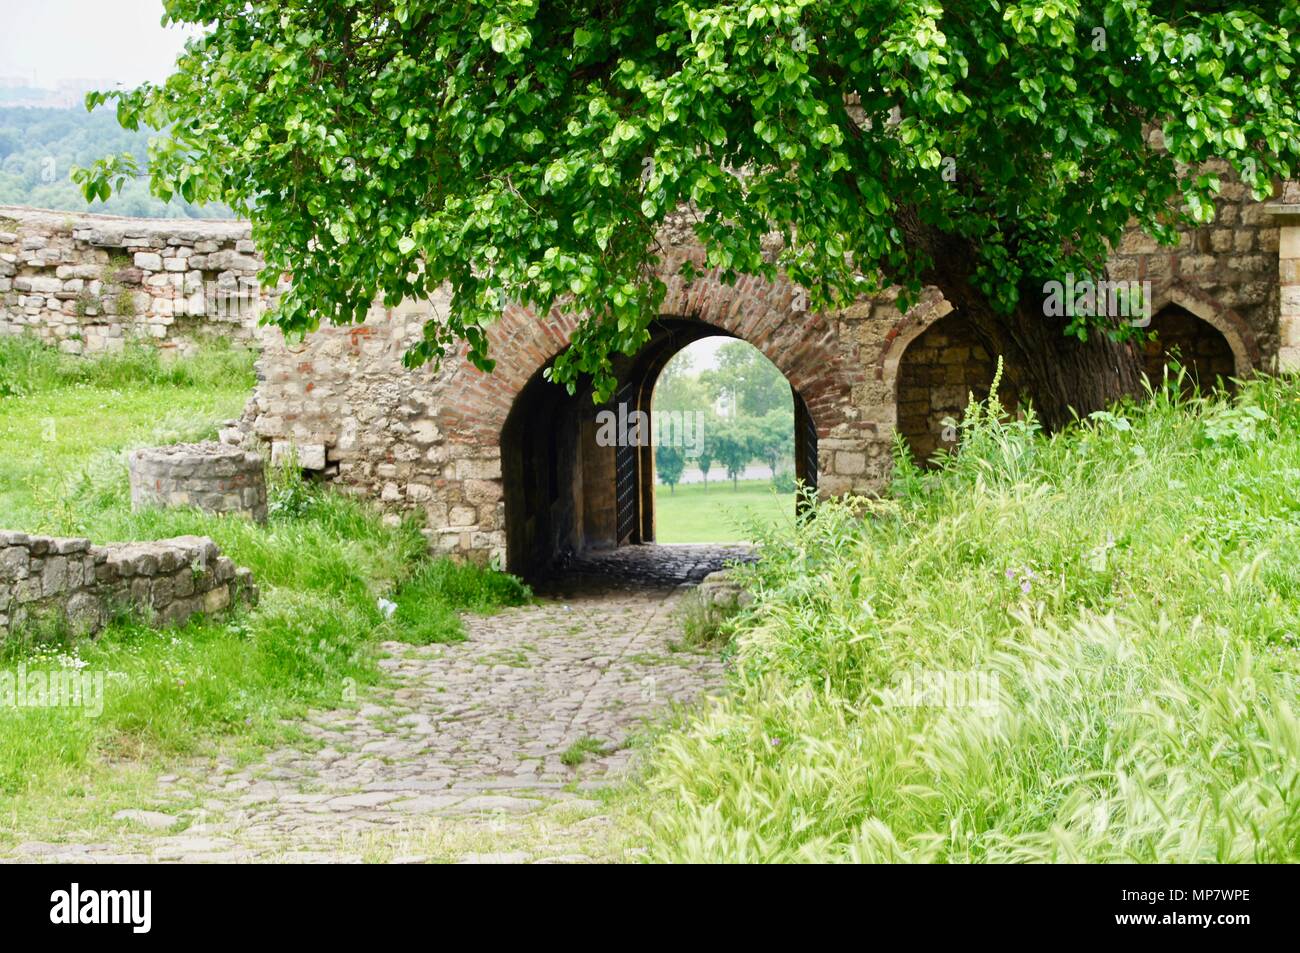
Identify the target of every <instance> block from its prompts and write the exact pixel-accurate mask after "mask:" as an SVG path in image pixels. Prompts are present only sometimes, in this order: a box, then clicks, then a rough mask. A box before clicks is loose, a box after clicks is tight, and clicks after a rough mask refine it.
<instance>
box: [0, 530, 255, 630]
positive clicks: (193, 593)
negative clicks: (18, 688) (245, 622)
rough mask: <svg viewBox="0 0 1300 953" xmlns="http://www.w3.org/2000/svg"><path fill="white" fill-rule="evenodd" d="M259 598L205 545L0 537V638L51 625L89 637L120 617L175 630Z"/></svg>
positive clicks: (191, 539)
mask: <svg viewBox="0 0 1300 953" xmlns="http://www.w3.org/2000/svg"><path fill="white" fill-rule="evenodd" d="M257 598H258V591H257V587H256V586H255V585H254V584H253V578H252V574H251V573H250V572H249V571H248V570H247V569H241V568H238V567H236V566H235V564H234V563H233V562H231V560H230V559H229V558H227V557H225V556H222V555H221V552H220V550H218V549H217V545H216V543H214V542H213V541H212V540H210V539H207V538H205V537H199V536H178V537H176V538H174V539H163V540H158V541H156V542H147V543H113V544H110V545H107V546H93V545H91V542H90V540H88V539H55V538H51V537H48V536H29V535H27V534H26V533H13V532H6V531H0V637H4V636H6V635H8V634H10V633H12V632H13V631H15V630H17V629H19V628H22V627H23V626H26V625H29V624H33V625H37V624H47V623H49V622H58V623H63V624H66V625H67V627H68V628H69V629H70V630H71V631H72V632H73V633H75V634H79V635H85V634H92V633H94V632H97V631H99V629H100V628H102V627H103V626H104V625H105V623H107V622H108V621H110V620H111V619H112V618H113V617H114V616H115V615H117V614H119V613H123V612H137V613H142V614H144V615H145V616H146V617H147V618H148V619H150V620H152V621H155V622H157V623H161V624H181V623H184V622H185V621H186V620H187V619H189V618H190V617H191V616H193V615H196V614H198V613H217V612H221V611H223V610H225V609H228V608H230V607H231V606H232V605H236V604H253V603H256V601H257Z"/></svg>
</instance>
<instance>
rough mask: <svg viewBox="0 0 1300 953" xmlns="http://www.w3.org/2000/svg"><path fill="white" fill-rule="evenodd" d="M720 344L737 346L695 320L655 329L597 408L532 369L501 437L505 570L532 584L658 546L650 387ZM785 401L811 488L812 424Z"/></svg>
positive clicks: (620, 362) (585, 389)
mask: <svg viewBox="0 0 1300 953" xmlns="http://www.w3.org/2000/svg"><path fill="white" fill-rule="evenodd" d="M718 336H722V337H728V338H735V337H738V335H735V334H732V333H731V332H730V331H729V330H726V329H724V328H719V327H717V326H714V325H712V324H708V323H705V322H702V321H699V320H692V319H683V318H662V319H660V320H658V321H656V322H655V323H654V324H653V325H652V327H651V336H650V340H649V342H647V344H646V345H644V346H643V347H642V348H641V349H640V350H639V351H638V352H637V354H636V355H634V356H632V357H619V358H617V359H616V360H615V367H614V370H615V374H616V377H617V380H618V386H617V388H616V390H615V394H614V397H613V399H612V400H610V401H609V402H607V403H605V404H602V405H597V404H595V403H594V402H593V400H592V390H591V388H590V386H581V387H579V388H577V390H576V392H575V393H573V394H569V393H568V392H567V391H566V390H565V389H564V388H562V387H559V386H557V385H555V384H553V383H551V382H549V381H547V380H546V379H545V377H544V371H545V367H546V366H549V363H550V362H549V361H548V362H547V364H546V365H544V366H543V367H541V368H538V369H537V371H536V372H535V373H534V374H533V375H532V377H531V379H530V380H529V381H528V382H527V383H526V384H525V385H524V386H523V387H522V388H521V389H520V390H519V392H518V395H517V397H516V398H515V400H514V401H513V405H512V407H511V409H510V412H509V414H508V416H507V418H506V421H505V424H504V426H503V427H502V430H501V473H502V489H503V495H504V503H505V529H506V564H507V568H509V569H510V570H511V571H512V572H516V573H518V574H520V575H523V576H526V577H536V576H539V575H543V574H545V573H547V572H548V571H550V570H552V569H554V568H556V567H563V566H564V565H566V564H567V563H568V562H570V561H571V560H572V559H574V558H575V557H579V556H581V555H582V554H585V553H590V552H592V551H595V550H609V549H614V548H616V547H620V546H627V545H635V544H641V543H652V542H654V541H655V540H656V530H655V458H654V454H655V447H654V445H653V439H652V437H653V431H652V421H653V417H652V415H651V411H652V410H653V394H654V387H655V383H656V382H657V381H658V379H659V376H660V374H661V372H662V371H663V369H664V367H665V366H666V365H667V364H668V362H669V360H671V358H672V357H673V356H674V355H675V354H677V353H678V352H680V351H681V350H682V349H683V348H684V347H686V346H687V345H689V344H691V343H693V342H695V341H698V340H700V339H702V338H706V337H718ZM552 360H553V358H552ZM791 395H792V404H793V408H794V476H795V478H796V479H797V480H800V481H802V482H803V483H804V484H805V485H807V486H808V487H810V488H813V489H815V488H816V486H817V482H818V480H817V478H818V463H817V442H818V428H817V422H815V421H814V420H813V417H812V413H811V411H810V410H809V407H808V402H807V401H806V400H805V398H804V396H803V394H802V393H801V392H800V391H799V389H798V388H797V387H796V386H795V385H794V384H793V383H792V384H791Z"/></svg>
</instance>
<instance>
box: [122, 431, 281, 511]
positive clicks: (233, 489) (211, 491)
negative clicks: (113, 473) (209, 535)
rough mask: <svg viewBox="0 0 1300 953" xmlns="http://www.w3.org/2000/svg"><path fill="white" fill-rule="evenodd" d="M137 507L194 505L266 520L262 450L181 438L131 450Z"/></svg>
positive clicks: (129, 463) (129, 465)
mask: <svg viewBox="0 0 1300 953" xmlns="http://www.w3.org/2000/svg"><path fill="white" fill-rule="evenodd" d="M127 470H128V472H129V474H130V479H131V505H132V507H133V508H135V509H141V508H145V507H150V506H156V507H161V508H167V507H184V506H194V507H198V508H199V509H201V510H204V511H206V512H208V513H234V514H243V515H246V516H250V517H252V518H253V519H254V520H256V521H257V522H259V523H262V522H265V521H266V474H265V467H264V464H263V460H262V457H261V455H260V454H257V453H253V452H251V451H246V450H241V449H239V448H238V447H232V446H228V445H225V444H220V443H214V442H212V441H208V442H205V443H178V444H172V445H170V446H166V447H150V448H147V449H143V450H132V451H131V452H130V453H129V454H127Z"/></svg>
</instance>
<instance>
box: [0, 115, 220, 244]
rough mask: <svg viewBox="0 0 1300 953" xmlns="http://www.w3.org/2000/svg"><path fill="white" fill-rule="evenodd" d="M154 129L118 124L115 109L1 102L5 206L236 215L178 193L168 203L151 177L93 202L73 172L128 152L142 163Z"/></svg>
mask: <svg viewBox="0 0 1300 953" xmlns="http://www.w3.org/2000/svg"><path fill="white" fill-rule="evenodd" d="M148 141H149V134H148V133H147V132H146V131H145V130H140V131H138V132H130V131H128V130H126V129H123V128H122V127H121V126H119V125H118V124H117V120H116V119H115V117H114V116H113V112H112V110H104V109H101V110H98V111H96V112H94V113H87V112H86V111H85V110H83V109H32V108H25V107H18V106H10V107H0V205H31V206H35V207H36V208H52V209H61V210H66V211H69V212H91V211H93V212H100V213H105V214H109V215H130V216H133V217H136V218H231V217H232V215H231V212H230V210H229V209H228V208H226V207H225V206H224V205H208V206H202V207H201V206H198V205H194V204H193V203H190V202H186V201H184V200H183V199H181V198H180V197H179V196H178V197H177V198H175V199H173V200H172V201H171V202H163V201H162V200H160V199H158V198H156V197H155V196H153V195H150V194H149V187H148V181H147V179H143V178H142V179H139V180H136V181H132V182H128V183H127V185H126V187H125V188H124V189H123V190H122V192H121V193H120V194H116V195H114V196H113V197H112V198H110V199H109V200H108V201H107V202H96V203H95V204H94V206H92V205H91V204H90V203H89V202H87V201H86V199H85V197H84V196H83V195H82V194H81V190H80V189H79V188H77V186H76V185H74V184H73V183H72V180H71V179H69V177H68V175H69V173H70V172H71V170H72V167H73V166H74V165H80V166H89V165H90V164H91V163H92V162H94V161H95V160H96V159H98V158H100V157H102V156H105V155H108V154H110V153H121V152H129V153H131V154H133V155H135V156H136V157H137V159H139V160H140V161H141V163H143V161H144V159H145V154H146V148H147V145H148Z"/></svg>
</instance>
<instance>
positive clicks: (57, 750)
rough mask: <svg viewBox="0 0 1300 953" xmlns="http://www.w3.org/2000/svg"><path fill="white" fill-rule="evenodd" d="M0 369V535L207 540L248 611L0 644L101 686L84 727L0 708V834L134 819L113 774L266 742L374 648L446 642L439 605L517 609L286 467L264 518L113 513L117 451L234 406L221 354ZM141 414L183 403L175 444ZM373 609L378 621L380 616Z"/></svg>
mask: <svg viewBox="0 0 1300 953" xmlns="http://www.w3.org/2000/svg"><path fill="white" fill-rule="evenodd" d="M0 367H3V368H4V372H5V374H6V375H7V376H6V377H5V378H4V379H5V380H7V381H9V383H10V385H11V390H12V391H13V392H12V393H10V394H9V395H8V396H0V527H4V528H6V529H19V530H27V531H31V532H47V533H55V534H61V535H70V534H77V535H85V536H89V537H90V538H91V539H92V540H94V541H96V542H108V541H117V540H135V539H159V538H165V537H170V536H178V535H187V534H196V535H204V536H210V537H212V538H213V539H214V540H215V541H216V542H217V544H218V545H219V546H220V547H221V549H222V551H223V552H224V553H225V554H226V555H228V556H230V557H231V558H232V559H233V560H234V561H235V562H236V563H237V564H239V565H241V566H246V567H248V568H249V569H251V570H252V571H253V575H254V578H255V579H256V581H257V583H258V585H259V586H260V588H261V591H262V600H261V603H260V605H258V606H257V607H256V608H255V609H252V610H246V611H242V612H238V613H236V614H234V616H233V617H230V618H226V619H199V620H195V621H193V622H191V623H190V624H189V625H187V626H185V627H183V628H179V629H168V630H164V631H157V630H155V629H153V628H151V627H149V626H148V625H145V624H142V623H141V621H139V620H132V619H122V620H119V621H117V622H115V623H114V624H113V625H111V626H109V627H108V629H107V630H106V631H105V632H104V633H103V634H102V635H100V636H99V637H98V638H97V639H95V640H93V641H89V640H84V641H81V642H68V641H65V640H61V639H60V638H59V637H58V634H57V633H52V634H51V633H42V632H34V633H26V635H29V636H34V637H36V638H24V637H22V636H21V635H20V636H19V637H11V638H10V639H8V640H7V641H6V642H5V643H4V644H3V645H0V669H9V670H10V671H14V672H16V671H17V669H18V667H19V666H25V668H26V669H27V670H28V671H31V670H36V669H39V670H46V671H50V670H60V669H65V668H79V669H81V670H82V671H84V672H90V673H105V674H106V675H107V680H106V697H105V699H104V706H103V710H102V712H101V713H99V714H98V716H97V717H90V716H88V715H87V714H86V712H85V711H83V710H82V709H78V708H71V707H64V708H23V707H7V706H6V707H0V816H5V817H6V818H8V819H9V820H10V821H11V823H10V824H8V825H4V826H0V841H2V840H4V839H5V837H6V836H7V835H8V834H9V833H10V832H12V831H13V830H17V829H27V830H31V829H32V827H33V826H36V827H42V826H44V827H49V826H51V825H52V826H53V827H55V828H56V829H57V828H59V827H61V826H62V827H66V826H69V825H72V826H76V825H78V824H83V823H91V822H93V819H94V818H99V819H100V820H103V818H104V817H106V816H107V814H108V813H109V812H111V810H112V809H113V807H114V806H117V807H121V806H134V801H133V800H132V799H138V797H139V792H138V791H134V790H127V791H125V792H124V793H123V794H122V797H123V798H125V800H124V801H123V802H122V803H118V802H117V801H116V800H115V794H114V792H115V791H116V787H115V785H116V783H117V781H116V779H117V778H118V777H119V774H120V772H119V771H118V770H117V769H118V768H120V767H121V766H122V765H123V763H124V762H125V763H126V764H129V765H135V766H145V767H146V768H157V769H159V770H161V769H163V768H165V767H166V766H167V765H170V764H172V763H173V762H174V760H175V758H176V757H178V756H182V755H190V754H193V753H196V752H200V751H207V750H214V749H215V748H216V747H218V746H222V745H229V744H231V743H234V744H236V746H239V745H252V746H253V747H257V746H260V745H266V744H270V743H273V742H277V741H282V740H284V739H285V738H287V737H289V736H291V735H292V727H291V722H292V720H293V719H294V718H296V717H297V716H299V715H301V714H302V712H303V711H305V710H306V709H307V708H308V707H328V708H332V707H339V706H345V705H350V704H354V703H356V702H358V701H359V700H361V699H362V698H364V697H365V689H366V687H367V686H371V685H375V684H376V683H378V682H379V681H380V679H381V671H380V668H379V664H378V663H379V659H380V657H381V654H382V649H381V644H382V643H383V642H384V641H387V640H396V641H407V642H415V643H425V642H429V641H447V640H452V639H456V638H459V637H461V630H462V626H461V622H460V618H459V615H458V611H459V610H462V609H466V610H471V611H479V612H489V611H492V610H493V609H495V608H497V607H499V606H501V605H505V604H517V603H519V602H522V601H524V600H526V599H527V598H529V595H530V594H529V592H528V590H527V588H526V587H524V586H523V585H522V584H520V583H519V582H518V581H517V580H514V579H513V578H512V577H506V576H503V575H501V574H498V573H493V572H491V571H489V570H486V569H482V568H479V567H474V566H454V565H451V564H449V563H445V562H436V561H433V560H431V559H430V558H429V556H428V554H427V546H426V543H425V540H424V538H423V536H422V535H421V533H420V526H419V524H418V522H417V521H415V520H413V519H406V520H404V521H402V522H401V523H399V524H398V525H389V524H388V523H386V522H385V521H384V520H383V518H382V514H380V513H379V512H378V511H377V510H375V509H374V508H373V507H371V506H369V505H367V504H365V503H362V502H360V501H356V500H353V499H349V498H346V497H343V496H341V495H338V494H334V493H332V492H330V491H329V490H328V489H326V488H323V487H322V486H320V485H318V484H311V483H307V482H304V481H303V480H302V479H301V477H300V476H296V475H294V474H292V473H288V472H275V473H272V474H271V477H272V480H271V486H270V501H269V502H270V506H269V510H270V513H271V516H270V519H269V521H268V522H267V523H266V524H265V525H257V524H255V523H252V522H250V521H247V520H245V519H241V518H236V517H217V516H212V515H210V514H206V513H202V512H199V511H197V510H144V511H141V512H134V511H132V509H131V505H130V493H129V488H128V481H127V473H126V467H125V464H124V462H123V459H122V453H121V451H122V450H123V449H124V448H126V447H129V446H133V445H136V444H138V443H140V442H141V441H148V442H154V441H158V440H160V439H168V437H169V436H170V437H171V438H172V439H175V438H176V437H191V436H198V435H202V433H203V432H204V430H206V429H210V428H211V427H212V425H213V422H214V419H219V418H214V417H213V416H212V415H213V413H214V412H215V413H224V412H226V410H225V408H227V407H233V408H237V407H238V406H239V404H240V403H242V401H243V399H244V395H245V393H246V392H247V390H248V389H249V387H250V386H251V378H250V376H249V373H248V370H249V362H248V358H247V356H246V355H243V354H241V353H240V352H234V351H228V350H217V351H205V352H201V353H200V354H199V355H197V356H196V357H194V358H187V359H182V360H177V361H175V362H170V363H162V362H160V361H159V360H158V358H157V356H156V355H152V354H145V353H141V352H137V351H134V350H129V351H127V352H125V353H124V354H123V355H119V356H112V357H104V358H98V359H94V360H83V359H72V360H70V359H68V358H66V357H65V356H62V355H58V354H56V353H54V352H52V351H50V350H49V349H46V348H41V347H39V346H37V345H32V344H30V343H29V342H24V341H22V340H17V341H9V340H7V341H3V342H0ZM214 394H215V395H216V400H215V402H212V401H211V400H210V399H209V398H210V396H211V395H214ZM160 405H167V406H173V407H176V406H184V407H187V408H188V411H187V414H188V415H187V416H186V417H185V418H184V424H183V426H182V427H180V428H179V432H177V433H174V434H173V433H171V429H173V428H172V425H170V424H166V422H165V421H164V422H163V423H164V424H165V425H166V427H167V428H169V429H168V430H167V431H166V432H164V431H163V430H160V426H159V417H158V407H159V406H160ZM20 479H21V482H22V484H23V485H22V486H18V485H16V484H18V483H19V480H20ZM4 481H7V482H4ZM10 484H15V485H10ZM381 600H383V601H381ZM389 601H391V602H395V603H396V605H397V606H398V609H397V611H394V612H388V611H385V610H386V603H387V602H389ZM45 636H52V640H49V639H46V640H44V641H42V640H41V638H40V637H45ZM87 813H88V814H90V815H92V821H85V819H84V817H83V815H85V814H87ZM74 818H78V819H77V820H75V821H74V820H73V819H74ZM55 833H57V830H56V832H55Z"/></svg>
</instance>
